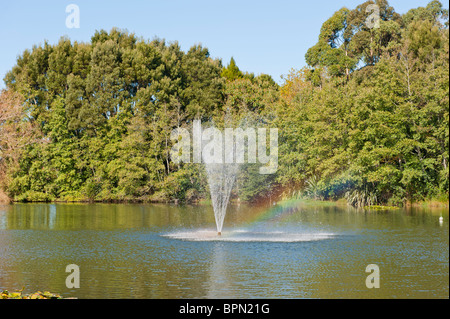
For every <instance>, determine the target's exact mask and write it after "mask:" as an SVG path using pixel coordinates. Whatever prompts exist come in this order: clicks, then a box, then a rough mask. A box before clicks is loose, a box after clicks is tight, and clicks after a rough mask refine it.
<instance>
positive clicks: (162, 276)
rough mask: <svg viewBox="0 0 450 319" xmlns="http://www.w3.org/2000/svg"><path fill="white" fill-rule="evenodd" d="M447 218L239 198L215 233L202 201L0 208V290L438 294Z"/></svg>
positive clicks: (157, 294) (434, 213)
mask: <svg viewBox="0 0 450 319" xmlns="http://www.w3.org/2000/svg"><path fill="white" fill-rule="evenodd" d="M440 216H443V217H444V222H443V224H442V225H441V224H440V223H439V217H440ZM448 217H449V214H448V209H445V210H426V209H408V210H407V209H400V210H392V211H371V212H367V211H364V210H363V211H357V210H354V209H350V208H347V207H334V206H329V207H318V206H310V205H306V206H305V205H292V203H291V204H290V205H289V206H283V207H280V206H278V207H275V208H267V207H256V208H255V207H248V206H239V207H232V208H231V209H230V210H229V212H228V215H227V216H226V218H225V223H224V235H223V236H222V237H221V238H220V239H221V240H215V237H211V236H210V235H211V234H213V233H212V232H210V233H206V232H204V230H211V231H212V230H214V227H215V224H214V216H213V212H212V210H211V208H210V207H209V206H186V207H177V206H171V205H129V204H15V205H11V206H0V290H2V289H8V290H10V291H15V290H20V289H21V288H22V287H25V290H24V291H25V292H28V293H31V292H34V291H37V290H41V291H44V290H48V291H51V292H54V293H60V294H62V295H63V296H65V297H78V298H449V224H448ZM180 234H181V236H179V235H180ZM186 234H188V236H185V235H186ZM206 235H207V236H206ZM180 237H181V238H184V239H177V238H180ZM69 264H76V265H78V266H79V268H80V288H79V289H75V288H72V289H68V288H67V287H66V283H65V281H66V277H67V276H68V275H69V273H66V272H65V269H66V266H67V265H69ZM369 264H376V265H378V266H379V269H380V288H379V289H375V288H374V289H368V288H367V287H366V277H367V276H368V275H369V273H366V271H365V270H366V266H367V265H369Z"/></svg>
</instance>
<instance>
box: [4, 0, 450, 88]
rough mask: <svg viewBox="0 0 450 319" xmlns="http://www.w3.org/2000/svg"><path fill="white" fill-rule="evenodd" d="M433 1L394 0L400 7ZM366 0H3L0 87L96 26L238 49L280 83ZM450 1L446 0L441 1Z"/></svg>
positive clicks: (224, 54) (226, 52)
mask: <svg viewBox="0 0 450 319" xmlns="http://www.w3.org/2000/svg"><path fill="white" fill-rule="evenodd" d="M430 1H431V0H390V1H389V3H390V4H391V5H392V6H393V7H394V8H395V10H396V11H397V12H398V13H405V12H407V11H408V10H409V9H411V8H416V7H419V6H426V4H427V3H428V2H430ZM363 2H364V0H308V1H305V0H271V1H266V0H258V1H255V0H227V1H223V0H220V1H213V0H158V1H156V0H148V1H144V0H127V1H123V0H122V1H118V0H109V1H106V0H41V1H24V0H14V1H10V0H1V4H0V37H1V41H0V43H1V44H0V78H1V79H2V81H0V88H4V87H5V86H4V83H3V78H4V76H5V74H6V72H8V71H9V70H10V69H11V68H12V67H13V65H14V64H15V62H16V58H17V56H18V55H20V54H21V53H22V52H23V51H24V50H25V49H27V48H31V47H32V46H33V45H35V44H42V43H43V41H44V40H48V41H49V42H50V43H51V44H53V43H57V42H58V40H59V38H60V37H61V36H68V37H69V38H70V39H72V40H77V41H84V42H88V41H89V40H90V37H91V36H92V35H93V34H94V32H95V30H100V29H105V30H107V31H109V30H110V29H111V28H113V27H118V28H121V29H127V30H128V31H129V32H133V33H135V34H136V35H137V36H142V37H143V38H145V39H153V38H154V37H159V38H163V39H166V40H167V41H169V42H171V41H178V42H179V43H180V45H181V47H182V48H183V50H185V51H186V50H188V49H189V47H190V46H192V45H194V44H198V43H201V44H202V45H203V46H205V47H207V48H208V49H209V51H210V53H211V56H212V57H214V58H221V59H222V61H223V64H224V65H227V64H228V62H229V60H230V58H231V57H232V56H233V57H234V58H235V60H236V63H237V65H238V66H239V68H240V69H241V70H243V71H248V72H254V73H255V74H260V73H267V74H270V75H272V76H273V77H274V79H275V80H276V81H277V82H281V78H280V76H281V75H283V74H287V73H288V72H289V70H290V69H291V68H296V69H298V68H301V67H302V66H304V65H305V60H304V55H305V53H306V51H307V49H308V48H309V47H311V46H312V45H314V44H315V43H316V41H317V37H318V34H319V31H320V27H321V25H322V23H323V22H324V21H325V20H326V19H328V18H329V17H330V16H331V15H332V14H333V13H334V12H335V11H337V10H339V9H340V8H342V7H343V6H345V7H347V8H349V9H353V8H355V7H356V6H357V5H358V4H360V3H363ZM441 2H442V3H443V4H444V6H445V7H446V8H448V1H445V0H444V1H441ZM72 3H73V4H76V5H78V7H79V8H80V28H79V29H69V28H67V27H66V23H65V22H66V17H67V16H68V13H66V6H67V5H69V4H72Z"/></svg>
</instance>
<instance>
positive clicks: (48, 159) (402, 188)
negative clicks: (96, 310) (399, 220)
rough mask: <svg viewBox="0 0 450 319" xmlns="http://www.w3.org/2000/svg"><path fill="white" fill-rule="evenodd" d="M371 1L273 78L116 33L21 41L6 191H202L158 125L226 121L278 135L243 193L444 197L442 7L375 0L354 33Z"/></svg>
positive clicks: (337, 21) (199, 175)
mask: <svg viewBox="0 0 450 319" xmlns="http://www.w3.org/2000/svg"><path fill="white" fill-rule="evenodd" d="M371 3H373V2H372V1H368V2H365V3H364V4H361V5H360V6H358V7H357V8H355V9H354V10H349V9H347V8H343V9H341V10H339V11H338V12H336V13H335V14H334V15H333V16H332V17H331V18H330V19H329V20H327V21H325V22H324V24H323V26H322V29H321V31H320V36H319V39H318V43H317V44H316V45H314V46H313V47H312V48H310V49H309V50H308V52H307V53H306V61H307V63H308V67H305V68H303V69H301V70H292V71H291V73H290V74H289V75H288V76H286V77H285V79H284V83H283V84H282V85H281V86H279V85H278V84H276V83H275V82H274V81H273V79H272V78H271V77H270V76H268V75H264V74H262V75H258V76H255V75H254V74H249V73H245V72H242V71H241V70H239V68H238V67H237V65H236V62H235V61H234V59H232V60H231V61H230V64H229V65H228V66H227V67H223V66H222V64H221V61H220V60H214V59H212V58H210V56H209V52H208V50H207V49H206V48H204V47H202V46H193V47H192V48H191V49H190V50H189V51H188V52H183V51H182V50H181V49H180V47H179V45H178V44H177V43H169V44H168V43H165V41H163V40H158V39H156V40H153V41H150V42H149V41H145V40H143V39H139V38H137V37H136V36H135V35H134V34H129V33H128V32H125V31H121V30H117V29H113V30H111V31H110V32H109V33H108V32H105V31H98V32H96V33H95V35H94V36H93V37H92V39H91V42H90V43H78V42H71V41H70V40H69V39H67V38H62V39H61V40H60V41H59V43H57V44H55V45H50V44H48V43H44V44H43V45H41V46H34V47H33V48H32V49H31V50H26V51H25V52H24V53H23V54H22V55H21V56H20V57H19V58H18V60H17V64H16V65H15V66H14V67H13V69H12V70H11V71H10V72H9V73H8V74H7V76H6V77H5V83H6V85H7V91H4V92H3V93H2V96H6V95H7V94H9V95H10V94H18V95H20V97H21V99H23V101H24V102H23V103H22V104H20V105H23V106H24V109H23V111H22V113H21V114H22V116H21V119H20V120H17V119H15V120H11V119H5V120H4V121H3V122H2V120H1V117H0V164H1V165H0V171H1V173H0V174H3V175H0V178H2V181H3V182H2V184H1V185H0V187H3V188H4V190H6V191H7V193H8V195H9V196H11V197H12V198H14V199H15V200H19V201H21V200H22V201H50V200H99V201H111V200H143V201H171V200H179V201H185V200H186V201H193V200H198V199H200V198H206V197H207V193H208V192H207V184H206V178H205V174H204V172H203V169H202V167H201V166H199V165H196V164H174V163H172V161H171V160H170V149H171V147H172V145H173V143H174V141H172V140H171V139H170V134H171V131H172V130H173V129H174V128H179V127H186V128H190V127H191V126H192V121H193V120H194V119H201V120H203V121H204V122H210V121H214V122H215V123H223V122H224V119H225V118H226V117H231V118H233V121H234V122H235V123H238V122H240V123H242V121H248V122H250V123H252V124H253V125H257V126H263V127H277V128H278V129H279V135H280V136H279V145H280V147H279V170H278V172H277V174H275V175H259V174H258V173H257V169H256V168H255V167H254V166H252V165H247V166H246V167H245V169H244V170H243V171H242V174H241V177H240V179H239V183H238V187H237V188H236V191H235V196H236V197H239V198H240V199H241V200H257V199H261V198H268V197H271V196H285V197H291V196H296V195H307V196H310V197H313V198H322V199H337V198H341V197H346V198H347V200H348V201H349V202H350V203H351V204H353V205H355V206H364V205H368V204H376V203H383V204H384V203H391V204H401V203H404V202H405V201H407V200H422V199H426V198H433V197H439V196H444V197H447V198H448V160H449V151H448V147H449V134H448V132H449V128H448V121H449V101H448V94H449V92H448V91H449V82H448V81H449V80H448V76H449V64H448V63H449V55H448V54H449V33H448V12H447V11H446V10H444V9H443V8H442V5H441V3H440V2H438V1H432V2H430V3H429V5H428V6H427V7H424V8H422V7H421V8H417V9H412V10H410V11H409V12H408V13H406V14H404V15H399V14H397V13H396V12H395V10H394V8H392V7H390V6H389V4H388V3H387V1H386V0H378V1H376V3H377V5H378V6H379V7H380V17H381V21H380V25H379V28H368V27H367V26H366V24H365V21H366V19H367V16H368V15H369V13H367V12H366V7H367V5H369V4H371ZM0 102H1V100H0ZM0 104H1V103H0ZM10 104H11V103H10ZM3 105H6V104H5V103H3ZM8 105H9V104H8ZM3 108H4V107H3ZM1 109H2V108H1V105H0V110H1ZM0 116H1V112H0ZM16 117H17V116H16ZM20 122H21V123H22V124H21V125H25V124H26V125H31V126H33V127H34V126H37V127H38V130H37V131H38V132H35V131H36V130H34V129H33V130H31V129H29V130H26V131H27V132H28V134H29V135H33V136H29V137H28V138H27V141H29V142H28V143H23V142H22V144H23V147H20V150H21V153H20V156H19V157H18V159H17V160H15V161H13V160H11V159H9V157H8V156H6V147H5V145H6V144H8V145H10V144H11V141H10V140H14V139H17V137H15V136H7V135H6V134H5V132H6V131H7V128H8V127H10V126H11V125H13V124H14V125H16V126H17V125H18V123H20ZM24 123H25V124H24ZM16 132H17V130H16ZM7 140H8V143H6V141H7ZM2 154H3V155H2ZM16 157H17V156H16ZM16 157H15V158H16ZM2 176H3V177H2Z"/></svg>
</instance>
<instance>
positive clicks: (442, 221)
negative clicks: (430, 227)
mask: <svg viewBox="0 0 450 319" xmlns="http://www.w3.org/2000/svg"><path fill="white" fill-rule="evenodd" d="M443 223H444V217H442V216H441V217H439V224H441V225H442V224H443Z"/></svg>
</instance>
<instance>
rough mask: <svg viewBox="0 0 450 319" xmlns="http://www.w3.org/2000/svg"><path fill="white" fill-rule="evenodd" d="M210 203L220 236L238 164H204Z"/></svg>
mask: <svg viewBox="0 0 450 319" xmlns="http://www.w3.org/2000/svg"><path fill="white" fill-rule="evenodd" d="M205 169H206V173H207V175H208V184H209V188H210V192H211V201H212V206H213V209H214V217H215V220H216V226H217V234H218V235H219V236H220V235H222V227H223V221H224V219H225V215H226V213H227V207H228V202H229V201H230V195H231V190H232V189H233V185H234V183H235V181H236V177H237V174H238V172H239V164H228V163H223V164H217V163H205Z"/></svg>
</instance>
